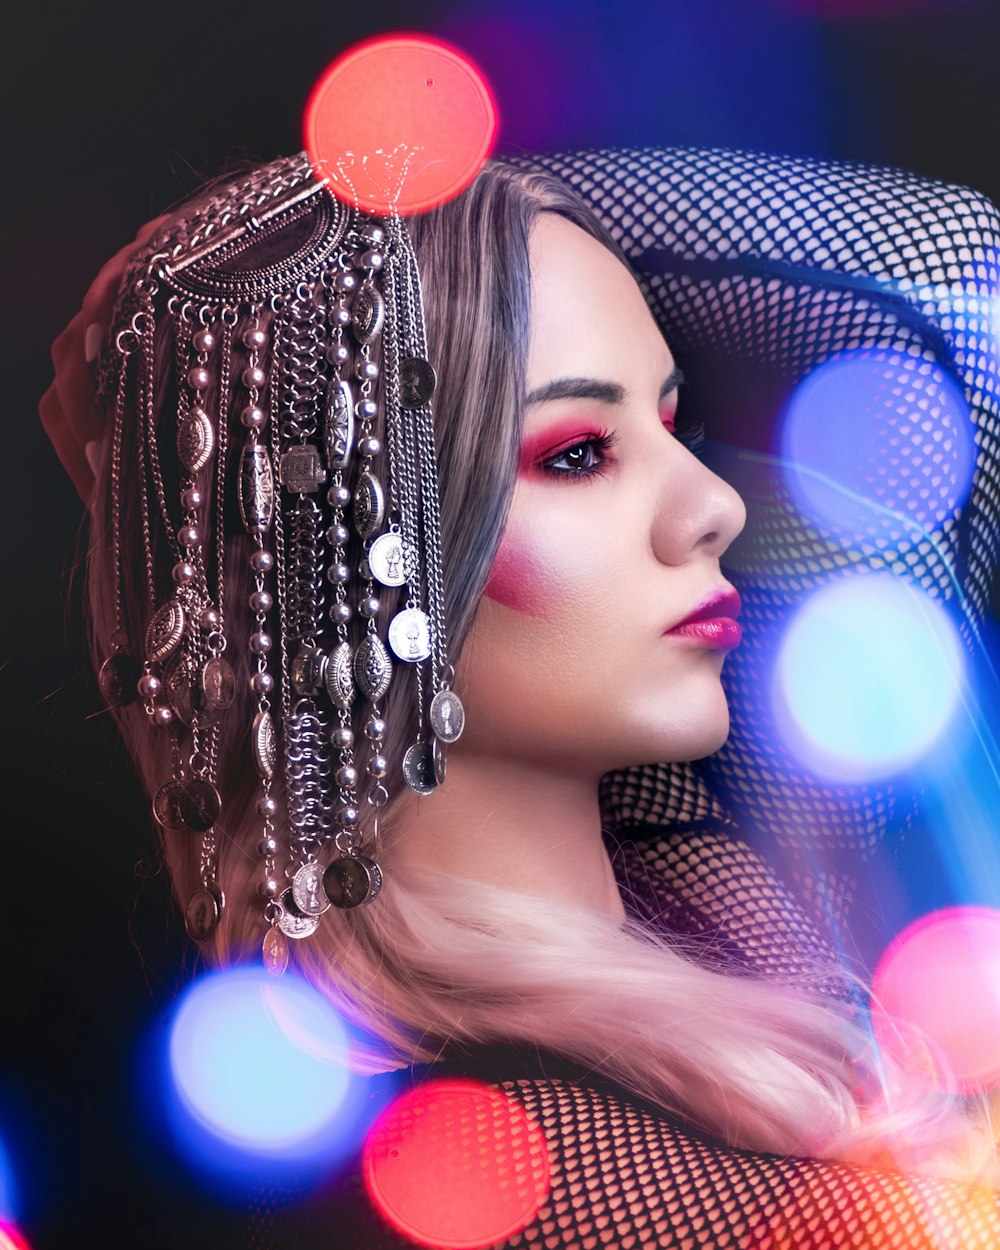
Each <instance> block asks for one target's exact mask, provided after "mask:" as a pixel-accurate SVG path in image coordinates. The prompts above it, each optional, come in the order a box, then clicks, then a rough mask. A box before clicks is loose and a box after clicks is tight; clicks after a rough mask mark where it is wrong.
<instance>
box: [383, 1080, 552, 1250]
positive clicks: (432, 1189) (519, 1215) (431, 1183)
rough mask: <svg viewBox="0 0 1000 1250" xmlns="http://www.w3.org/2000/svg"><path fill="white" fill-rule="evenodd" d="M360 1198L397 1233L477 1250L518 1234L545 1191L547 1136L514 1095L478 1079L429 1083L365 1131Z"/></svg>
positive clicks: (425, 1241)
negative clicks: (369, 1202)
mask: <svg viewBox="0 0 1000 1250" xmlns="http://www.w3.org/2000/svg"><path fill="white" fill-rule="evenodd" d="M363 1170H364V1178H365V1186H366V1188H367V1190H368V1195H369V1197H370V1198H371V1200H372V1202H373V1203H374V1205H375V1206H376V1207H377V1209H378V1210H379V1211H380V1212H381V1214H382V1215H383V1217H384V1218H385V1219H386V1220H387V1222H388V1223H389V1224H391V1225H392V1226H393V1227H394V1228H396V1229H397V1230H398V1231H399V1232H401V1233H403V1234H404V1235H405V1236H406V1237H409V1238H410V1239H411V1240H412V1241H415V1242H417V1243H419V1244H420V1245H422V1246H431V1247H434V1248H435V1250H441V1248H443V1247H448V1248H449V1250H482V1248H483V1247H485V1246H492V1245H493V1244H494V1243H496V1242H498V1241H504V1240H506V1239H507V1238H508V1237H511V1236H512V1235H513V1234H514V1233H516V1232H519V1231H520V1230H521V1229H523V1228H525V1227H526V1226H527V1225H528V1224H529V1223H530V1222H531V1220H532V1219H534V1217H535V1215H536V1214H537V1212H538V1209H539V1207H540V1206H541V1204H542V1203H543V1202H544V1200H545V1198H546V1196H547V1195H548V1192H549V1177H550V1166H549V1153H548V1147H547V1145H546V1142H545V1135H544V1133H543V1132H542V1130H541V1128H539V1126H538V1125H537V1124H536V1123H535V1122H534V1120H532V1119H531V1117H530V1116H529V1115H528V1113H527V1112H526V1111H525V1110H524V1108H523V1107H522V1106H521V1105H520V1103H518V1102H515V1101H514V1100H513V1099H512V1098H508V1097H507V1096H506V1095H505V1094H503V1093H501V1092H500V1091H499V1090H497V1089H492V1088H491V1087H490V1086H488V1085H483V1084H481V1083H479V1082H477V1081H470V1080H463V1079H442V1080H436V1081H429V1082H428V1083H427V1084H425V1085H421V1086H419V1087H418V1088H417V1089H414V1090H410V1091H409V1092H408V1093H406V1094H404V1095H403V1096H402V1097H401V1098H398V1099H397V1100H396V1101H395V1102H394V1103H393V1104H392V1105H391V1106H390V1107H389V1108H388V1109H387V1110H386V1111H385V1112H384V1113H383V1114H382V1116H380V1118H379V1119H378V1121H377V1122H376V1123H375V1125H374V1126H373V1127H372V1129H371V1131H370V1133H369V1134H368V1138H367V1140H366V1142H365V1147H364V1153H363Z"/></svg>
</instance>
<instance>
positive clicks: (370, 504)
mask: <svg viewBox="0 0 1000 1250" xmlns="http://www.w3.org/2000/svg"><path fill="white" fill-rule="evenodd" d="M353 516H354V528H355V530H356V531H357V532H358V534H359V535H360V537H361V538H371V536H372V534H375V533H377V531H378V528H379V526H380V525H381V524H382V519H383V517H384V516H385V494H384V492H383V490H382V483H381V482H380V481H379V480H378V478H377V477H376V476H375V474H374V473H369V472H368V471H367V470H365V472H364V473H362V474H361V476H360V477H359V478H358V484H357V486H356V487H355V488H354V513H353Z"/></svg>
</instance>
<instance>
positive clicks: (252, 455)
mask: <svg viewBox="0 0 1000 1250" xmlns="http://www.w3.org/2000/svg"><path fill="white" fill-rule="evenodd" d="M239 483H240V489H239V498H240V516H241V517H242V519H243V526H244V528H245V529H246V530H247V532H248V533H250V534H265V533H266V532H267V531H268V530H269V529H270V528H271V520H272V519H273V517H274V474H273V473H272V472H271V458H270V456H268V454H267V448H266V447H265V446H264V445H263V444H262V443H255V442H250V443H246V444H245V445H244V447H243V450H242V451H241V452H240V476H239Z"/></svg>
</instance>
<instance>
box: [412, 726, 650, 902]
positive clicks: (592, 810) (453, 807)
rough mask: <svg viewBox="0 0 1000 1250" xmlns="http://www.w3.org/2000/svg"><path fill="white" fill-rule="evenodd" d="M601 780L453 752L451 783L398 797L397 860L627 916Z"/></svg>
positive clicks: (448, 780) (547, 766) (541, 763)
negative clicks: (609, 843)
mask: <svg viewBox="0 0 1000 1250" xmlns="http://www.w3.org/2000/svg"><path fill="white" fill-rule="evenodd" d="M599 780H600V779H599V778H596V777H584V776H580V775H573V774H571V773H568V772H566V771H564V770H563V769H561V768H559V767H557V766H556V765H554V764H553V763H552V762H551V761H539V762H533V761H526V760H511V759H498V758H497V756H496V755H493V754H490V755H481V754H478V753H463V752H461V751H457V750H454V749H453V750H452V752H451V754H450V755H449V759H448V773H447V776H446V778H445V783H444V785H443V786H441V787H439V789H437V790H436V791H434V793H433V794H429V795H423V796H421V795H418V794H415V793H414V792H413V791H409V790H407V791H405V793H403V794H401V795H400V796H399V798H398V799H397V801H396V803H394V804H393V808H392V824H393V828H394V831H395V832H394V838H393V861H394V863H395V865H397V866H398V867H400V868H402V869H403V870H404V871H405V869H406V867H407V866H409V865H412V866H413V867H421V868H423V867H434V868H437V869H440V870H441V871H443V872H446V873H448V874H450V875H453V876H456V877H464V878H467V879H470V880H473V881H482V882H484V883H485V884H488V885H496V886H500V887H503V888H505V889H509V890H516V891H518V892H521V893H524V894H528V895H531V896H533V897H536V898H537V899H539V901H545V900H549V901H553V902H559V903H564V904H570V905H572V906H581V907H586V908H588V909H594V910H598V911H601V912H605V913H607V914H609V915H612V916H614V917H616V918H624V915H625V910H624V907H623V905H622V900H621V895H620V894H619V891H618V886H617V884H616V882H615V877H614V873H613V871H612V868H611V862H610V860H609V859H608V855H607V851H606V850H605V848H604V843H603V840H602V837H601V814H600V808H599V806H598V801H597V791H598V783H599Z"/></svg>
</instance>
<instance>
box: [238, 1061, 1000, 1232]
mask: <svg viewBox="0 0 1000 1250" xmlns="http://www.w3.org/2000/svg"><path fill="white" fill-rule="evenodd" d="M481 1066H482V1065H481V1064H480V1065H479V1067H480V1069H481ZM495 1087H496V1088H498V1089H500V1090H501V1091H503V1093H505V1094H506V1095H507V1096H508V1097H509V1098H511V1099H512V1100H514V1101H515V1102H516V1103H517V1104H519V1105H520V1106H521V1107H523V1109H524V1110H525V1111H526V1112H527V1114H528V1116H529V1117H530V1118H531V1120H532V1121H533V1122H534V1123H535V1124H536V1125H537V1126H538V1127H539V1128H540V1129H541V1130H542V1132H543V1134H544V1143H545V1149H546V1150H547V1153H548V1163H549V1178H550V1184H549V1189H548V1193H547V1195H546V1196H545V1198H544V1200H543V1201H542V1203H541V1205H540V1206H539V1207H538V1209H537V1211H536V1213H535V1214H534V1215H533V1217H532V1218H531V1219H530V1222H529V1223H528V1224H527V1225H525V1226H524V1227H522V1228H521V1230H520V1231H518V1232H516V1233H514V1234H513V1235H512V1236H509V1237H507V1238H506V1239H505V1240H502V1241H499V1242H496V1243H495V1246H496V1248H497V1250H501V1248H502V1250H563V1248H565V1250H598V1248H599V1247H611V1248H612V1250H629V1248H630V1247H645V1246H649V1247H654V1246H655V1247H658V1248H660V1250H692V1248H694V1247H711V1248H712V1250H840V1248H843V1250H848V1248H850V1250H876V1248H879V1250H995V1247H996V1246H997V1245H1000V1199H998V1198H997V1195H996V1194H994V1193H991V1192H989V1191H987V1190H983V1189H979V1188H976V1187H972V1186H965V1185H958V1184H955V1183H951V1182H947V1181H938V1180H933V1179H927V1178H920V1179H915V1178H913V1177H903V1176H899V1175H897V1174H895V1173H891V1172H879V1171H874V1170H866V1169H860V1168H854V1167H849V1166H847V1165H843V1164H836V1163H825V1162H821V1161H818V1160H815V1159H800V1158H780V1157H777V1156H773V1155H765V1154H754V1153H750V1152H745V1151H737V1150H732V1149H729V1148H727V1147H725V1146H722V1145H719V1144H718V1143H714V1142H712V1141H710V1140H709V1139H707V1138H704V1137H702V1136H700V1135H699V1134H697V1133H695V1132H693V1131H691V1130H690V1129H687V1128H685V1127H684V1126H682V1125H680V1124H679V1123H677V1122H676V1121H674V1120H672V1119H671V1118H670V1117H668V1116H665V1115H664V1114H663V1113H662V1112H659V1111H655V1110H653V1109H650V1108H647V1107H645V1106H644V1105H643V1104H641V1103H640V1102H638V1101H636V1100H635V1099H632V1098H630V1097H629V1096H628V1095H627V1094H626V1093H625V1091H623V1090H620V1089H617V1088H616V1087H613V1086H610V1085H608V1084H605V1083H594V1084H591V1083H587V1082H585V1081H576V1080H569V1079H566V1078H563V1077H555V1078H547V1079H537V1078H532V1079H500V1080H498V1081H496V1082H495ZM450 1131H451V1132H452V1133H454V1132H455V1131H456V1130H455V1126H454V1124H452V1125H451V1126H450ZM459 1131H461V1132H462V1135H463V1137H467V1138H468V1139H469V1140H470V1141H474V1142H477V1143H478V1146H479V1149H480V1150H481V1151H482V1152H483V1154H484V1157H483V1158H482V1159H481V1160H477V1159H470V1160H469V1162H468V1168H469V1170H470V1171H472V1172H473V1173H476V1172H479V1173H480V1174H482V1175H489V1174H490V1171H491V1168H490V1159H491V1157H492V1152H493V1151H494V1150H495V1149H496V1145H495V1143H494V1141H493V1139H492V1137H491V1136H490V1135H489V1134H477V1133H476V1132H475V1131H474V1125H471V1124H470V1125H469V1126H468V1129H467V1130H459ZM424 1145H425V1147H426V1149H427V1151H428V1154H429V1155H430V1156H431V1157H435V1155H438V1156H439V1155H440V1153H441V1152H446V1151H447V1148H448V1143H446V1142H442V1143H441V1151H440V1152H439V1151H436V1149H435V1145H434V1142H433V1141H427V1140H426V1139H425V1141H424ZM511 1166H512V1168H513V1174H512V1175H511V1176H510V1177H509V1178H508V1184H509V1185H510V1187H512V1188H513V1189H515V1190H516V1191H518V1192H520V1193H525V1192H527V1193H530V1192H531V1190H532V1184H533V1178H534V1177H536V1176H537V1175H538V1173H539V1159H538V1158H536V1157H535V1155H534V1153H529V1152H528V1151H522V1152H520V1153H514V1154H513V1155H512V1160H511ZM428 1183H429V1184H442V1185H447V1180H446V1179H445V1178H441V1177H438V1176H434V1175H431V1176H429V1177H428ZM289 1197H290V1195H289V1194H288V1193H282V1192H278V1191H276V1190H271V1191H267V1192H264V1191H262V1192H261V1194H260V1195H259V1197H258V1200H257V1202H256V1204H255V1211H254V1214H253V1232H252V1235H251V1239H250V1243H249V1244H250V1246H251V1247H252V1248H253V1250H291V1248H292V1247H294V1248H295V1250H319V1248H320V1247H328V1246H331V1245H335V1246H337V1247H338V1250H397V1248H400V1247H406V1246H412V1245H413V1244H414V1242H413V1241H411V1240H410V1239H409V1238H407V1237H405V1236H402V1235H401V1234H400V1233H398V1232H396V1231H394V1229H392V1228H390V1227H389V1225H388V1224H387V1223H386V1222H385V1220H384V1219H383V1218H382V1217H381V1216H380V1215H379V1214H378V1213H377V1212H376V1211H375V1210H374V1208H373V1206H372V1204H371V1203H370V1202H369V1200H368V1199H367V1197H366V1196H365V1190H364V1185H363V1183H362V1180H361V1177H360V1171H359V1170H357V1169H356V1170H353V1171H352V1172H350V1173H349V1174H348V1175H347V1176H345V1177H342V1178H340V1179H339V1180H338V1182H337V1184H336V1185H335V1186H332V1187H331V1188H330V1189H328V1190H327V1191H326V1192H325V1193H324V1194H323V1195H321V1196H320V1197H316V1198H313V1199H311V1200H310V1201H308V1202H306V1203H303V1204H300V1205H298V1206H292V1207H289V1206H288V1205H287V1204H288V1201H289ZM423 1244H429V1243H426V1242H425V1243H423Z"/></svg>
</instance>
